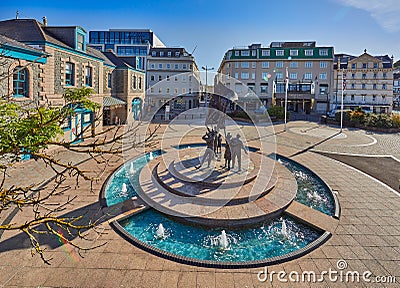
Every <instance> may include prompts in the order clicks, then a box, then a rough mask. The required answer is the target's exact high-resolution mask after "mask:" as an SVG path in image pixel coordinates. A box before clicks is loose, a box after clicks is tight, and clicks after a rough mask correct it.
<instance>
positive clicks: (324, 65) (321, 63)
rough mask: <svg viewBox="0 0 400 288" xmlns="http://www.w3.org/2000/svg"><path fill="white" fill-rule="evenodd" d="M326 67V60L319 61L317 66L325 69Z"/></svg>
mask: <svg viewBox="0 0 400 288" xmlns="http://www.w3.org/2000/svg"><path fill="white" fill-rule="evenodd" d="M327 67H328V62H326V61H321V62H319V68H321V69H325V68H327Z"/></svg>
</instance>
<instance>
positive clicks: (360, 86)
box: [331, 50, 393, 113]
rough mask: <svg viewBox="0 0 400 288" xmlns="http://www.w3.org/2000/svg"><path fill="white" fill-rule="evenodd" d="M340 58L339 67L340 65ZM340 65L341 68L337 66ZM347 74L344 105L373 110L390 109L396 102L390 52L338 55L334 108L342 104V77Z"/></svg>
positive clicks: (335, 72) (385, 110)
mask: <svg viewBox="0 0 400 288" xmlns="http://www.w3.org/2000/svg"><path fill="white" fill-rule="evenodd" d="M338 61H339V62H340V64H339V65H340V67H338ZM338 68H339V69H338ZM343 74H344V75H345V83H346V84H345V90H344V91H343V104H344V108H345V109H351V110H355V109H357V108H358V107H361V108H363V109H364V110H366V111H371V112H374V113H390V112H391V111H392V106H393V59H392V58H390V57H389V56H388V55H385V56H371V55H370V54H368V53H367V51H366V50H364V53H363V54H362V55H360V56H352V55H346V54H338V55H335V65H334V90H335V93H334V96H333V97H332V99H331V104H333V105H332V106H333V107H334V108H339V107H340V105H341V95H342V78H343Z"/></svg>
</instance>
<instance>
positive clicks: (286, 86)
mask: <svg viewBox="0 0 400 288" xmlns="http://www.w3.org/2000/svg"><path fill="white" fill-rule="evenodd" d="M288 87H289V77H288V67H286V85H285V126H284V129H283V131H286V123H287V119H286V117H287V93H288Z"/></svg>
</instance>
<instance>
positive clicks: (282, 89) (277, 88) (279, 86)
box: [275, 83, 285, 93]
mask: <svg viewBox="0 0 400 288" xmlns="http://www.w3.org/2000/svg"><path fill="white" fill-rule="evenodd" d="M275 92H276V93H285V84H284V83H277V84H276V86H275Z"/></svg>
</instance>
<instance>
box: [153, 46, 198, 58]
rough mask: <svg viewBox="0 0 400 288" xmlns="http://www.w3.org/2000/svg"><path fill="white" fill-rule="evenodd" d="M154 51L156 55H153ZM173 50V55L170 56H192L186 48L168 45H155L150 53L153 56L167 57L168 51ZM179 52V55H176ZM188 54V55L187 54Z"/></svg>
mask: <svg viewBox="0 0 400 288" xmlns="http://www.w3.org/2000/svg"><path fill="white" fill-rule="evenodd" d="M153 52H155V53H156V55H155V56H153ZM160 52H163V53H164V55H163V56H161V55H160ZM168 52H171V56H169V57H180V56H192V55H191V54H189V53H188V52H187V51H186V49H185V48H181V47H176V48H168V47H155V48H150V51H149V55H150V56H152V57H167V53H168ZM177 52H178V53H179V55H178V56H176V53H177ZM185 54H186V55H185Z"/></svg>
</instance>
